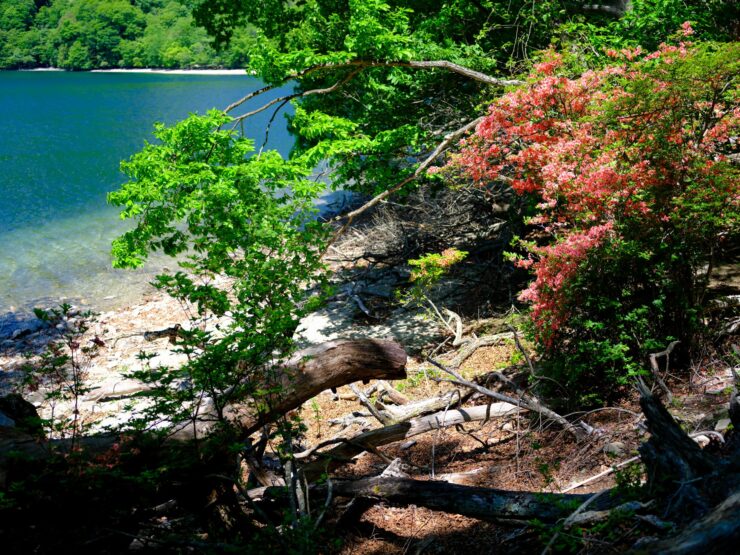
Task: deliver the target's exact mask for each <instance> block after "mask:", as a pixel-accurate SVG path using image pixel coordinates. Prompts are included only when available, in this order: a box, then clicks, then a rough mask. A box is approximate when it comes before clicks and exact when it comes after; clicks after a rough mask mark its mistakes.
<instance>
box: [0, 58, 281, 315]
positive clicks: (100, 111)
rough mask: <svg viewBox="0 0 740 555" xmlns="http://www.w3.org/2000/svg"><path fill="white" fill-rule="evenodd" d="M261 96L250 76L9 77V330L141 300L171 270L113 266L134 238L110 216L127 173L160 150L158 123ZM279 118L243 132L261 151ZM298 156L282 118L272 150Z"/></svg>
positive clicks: (4, 284) (3, 262) (2, 92)
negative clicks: (37, 313)
mask: <svg viewBox="0 0 740 555" xmlns="http://www.w3.org/2000/svg"><path fill="white" fill-rule="evenodd" d="M260 86H262V83H261V82H260V81H259V80H257V79H255V78H253V77H250V76H247V75H243V76H241V75H237V76H233V75H227V76H219V75H161V74H142V73H66V72H0V110H1V111H2V118H0V320H2V318H3V317H5V318H6V319H7V318H9V317H12V316H13V315H14V314H19V313H23V312H26V311H27V310H28V309H29V308H31V307H33V306H49V305H54V304H57V303H58V302H59V301H60V300H65V301H67V302H72V303H74V304H88V305H90V306H93V307H95V308H105V307H106V306H112V305H115V304H121V303H122V302H128V301H129V300H131V299H132V298H133V296H135V295H137V294H140V292H141V290H142V289H143V287H144V285H145V284H146V282H147V281H148V279H149V278H150V276H151V274H152V273H153V272H154V271H156V270H157V269H158V267H160V266H161V264H162V263H163V262H162V261H157V262H155V264H153V265H152V266H151V267H150V268H148V269H145V270H143V271H141V272H134V273H132V272H130V271H120V270H113V269H112V268H111V266H110V255H109V249H110V242H111V240H112V239H113V238H114V237H115V236H116V235H118V234H120V233H121V232H122V231H123V230H124V229H125V226H126V224H125V223H124V222H121V221H119V220H118V217H117V211H116V210H115V209H114V208H112V207H110V206H107V205H106V193H107V192H109V191H111V190H114V189H116V188H117V186H118V185H119V184H121V183H122V182H123V180H124V176H123V175H122V174H121V173H120V172H119V170H118V165H119V162H120V161H121V160H122V159H125V158H128V157H129V156H130V155H131V154H133V153H134V152H136V151H137V150H138V149H139V148H141V146H143V144H144V141H145V140H147V139H151V130H152V125H153V123H154V122H156V121H163V122H166V123H172V122H174V121H176V120H178V119H181V118H183V117H186V116H187V115H188V113H189V112H199V113H202V112H204V111H206V110H208V109H210V108H224V107H225V106H227V105H228V104H230V103H231V102H232V101H233V100H235V99H238V98H240V97H241V96H243V95H244V94H246V93H248V92H249V91H251V90H254V89H256V88H258V87H260ZM281 93H285V89H284V90H282V91H276V92H273V93H271V95H268V96H266V98H265V99H269V98H272V97H274V96H277V95H279V94H281ZM265 99H262V100H260V101H259V102H257V103H254V102H253V103H252V104H250V105H247V106H245V107H243V108H242V110H248V109H249V108H250V107H251V108H254V107H255V106H257V105H259V104H260V103H261V102H264V100H265ZM237 113H238V112H237ZM270 116H271V111H269V110H268V111H266V112H264V113H262V114H260V115H259V116H257V117H255V118H253V119H251V120H248V123H247V124H246V126H245V133H246V134H248V135H253V136H256V138H257V143H258V144H261V142H262V140H263V138H264V135H263V129H264V126H265V124H266V123H267V121H268V120H269V118H270ZM292 144H293V141H292V138H291V137H290V136H289V134H288V132H287V130H286V126H285V120H284V118H282V117H280V116H278V117H277V118H276V121H275V123H274V124H273V127H272V130H271V132H270V141H269V143H268V147H270V148H277V149H278V150H279V151H281V152H282V153H283V154H287V152H288V150H289V149H290V147H291V145H292Z"/></svg>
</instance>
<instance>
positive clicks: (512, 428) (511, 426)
mask: <svg viewBox="0 0 740 555" xmlns="http://www.w3.org/2000/svg"><path fill="white" fill-rule="evenodd" d="M501 429H502V430H503V431H505V432H511V433H514V432H516V426H514V423H513V422H507V423H506V424H504V425H503V426H502V427H501Z"/></svg>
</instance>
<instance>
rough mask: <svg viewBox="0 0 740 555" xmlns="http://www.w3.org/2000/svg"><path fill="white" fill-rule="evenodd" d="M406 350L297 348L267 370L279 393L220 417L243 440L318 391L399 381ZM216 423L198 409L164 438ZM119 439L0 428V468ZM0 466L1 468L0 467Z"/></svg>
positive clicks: (376, 344)
mask: <svg viewBox="0 0 740 555" xmlns="http://www.w3.org/2000/svg"><path fill="white" fill-rule="evenodd" d="M405 366H406V352H405V351H404V350H403V348H402V347H401V346H400V345H399V344H398V343H396V342H394V341H381V340H373V339H362V340H352V341H349V340H348V341H331V342H328V343H324V344H322V345H319V346H317V347H312V348H310V349H304V350H302V351H298V352H297V353H296V354H295V355H294V356H293V357H292V358H291V359H290V360H289V361H287V362H286V363H285V364H283V365H282V366H281V367H280V368H279V371H276V372H271V376H272V377H271V378H270V380H269V381H268V380H265V382H264V383H263V384H262V386H263V387H265V388H269V387H275V386H276V385H280V386H281V387H280V389H281V391H280V394H279V395H274V396H273V397H271V398H270V399H269V400H268V401H269V402H268V403H267V404H266V406H267V410H264V411H262V412H260V411H257V410H255V409H254V408H253V407H249V406H240V405H235V406H229V407H227V408H226V410H225V411H224V413H225V416H226V417H227V418H229V420H231V421H232V422H233V423H234V424H236V425H237V426H239V428H240V435H241V436H242V437H244V438H246V437H248V436H249V435H251V434H252V433H253V432H255V431H257V430H259V429H260V428H261V427H262V426H264V425H265V424H268V423H270V422H272V421H274V420H276V419H277V418H279V417H280V416H281V415H283V414H285V413H287V412H289V411H291V410H294V409H296V408H298V407H300V406H301V405H302V404H303V403H305V402H306V401H308V400H309V399H311V398H312V397H315V396H316V395H318V394H319V393H321V392H322V391H324V390H326V389H330V388H332V387H341V386H343V385H346V384H349V383H352V382H355V381H360V380H369V379H402V378H405V377H406V371H405ZM216 422H217V418H216V415H215V411H213V410H212V409H209V408H207V410H203V411H201V414H200V416H199V417H198V420H196V421H195V422H192V421H189V422H187V423H182V424H179V425H177V426H175V432H173V433H172V434H171V435H170V436H169V439H168V440H169V441H188V440H193V439H197V438H199V437H203V436H204V435H207V434H208V433H209V432H210V431H211V430H212V429H213V428H214V425H215V424H216ZM119 441H121V438H120V436H119V435H118V434H101V435H97V436H89V437H81V438H78V439H77V440H75V441H74V442H73V441H71V440H69V439H66V440H51V441H40V440H38V439H37V438H34V437H32V436H30V435H29V434H25V433H22V432H19V431H18V430H15V429H13V428H2V427H0V467H2V464H3V462H4V461H5V460H6V459H7V457H8V456H9V455H10V454H12V453H14V452H21V453H23V454H24V456H26V457H28V458H30V459H34V460H39V459H44V458H47V457H48V456H50V455H51V454H53V453H60V452H61V453H64V452H67V451H69V450H70V449H74V448H78V447H79V448H83V449H90V450H91V451H92V452H93V453H101V452H104V451H106V450H107V449H108V448H110V447H112V446H113V445H114V444H116V443H117V442H119ZM0 469H1V468H0Z"/></svg>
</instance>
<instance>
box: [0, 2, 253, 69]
mask: <svg viewBox="0 0 740 555" xmlns="http://www.w3.org/2000/svg"><path fill="white" fill-rule="evenodd" d="M192 4H193V2H192V1H191V0H2V2H0V69H23V68H34V67H59V68H64V69H72V70H86V69H99V68H145V67H156V68H196V67H243V66H244V65H246V63H247V61H248V52H249V51H250V45H251V43H252V41H253V40H254V38H253V37H254V33H253V32H252V30H251V29H250V28H241V29H239V30H238V32H237V35H236V36H235V37H234V39H233V40H232V41H231V43H230V45H229V46H228V48H225V49H222V50H217V49H216V48H214V46H213V44H212V39H211V38H210V37H209V36H208V35H207V33H206V31H205V30H204V29H202V28H200V27H196V26H195V25H194V23H193V18H192V15H191V10H192V7H193V6H192Z"/></svg>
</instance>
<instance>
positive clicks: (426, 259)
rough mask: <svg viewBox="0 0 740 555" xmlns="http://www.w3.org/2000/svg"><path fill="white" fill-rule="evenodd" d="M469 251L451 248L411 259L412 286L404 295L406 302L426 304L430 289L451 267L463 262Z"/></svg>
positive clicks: (410, 279) (410, 278)
mask: <svg viewBox="0 0 740 555" xmlns="http://www.w3.org/2000/svg"><path fill="white" fill-rule="evenodd" d="M467 255H468V253H467V252H465V251H461V250H458V249H454V248H450V249H447V250H445V251H443V252H441V253H432V254H427V255H425V256H422V257H421V258H417V259H416V260H409V265H410V266H411V268H412V269H411V276H410V277H409V281H410V282H411V284H412V285H411V288H410V289H409V290H408V291H407V292H405V294H404V295H402V300H403V301H404V302H405V303H417V304H424V301H428V299H429V293H430V290H431V289H432V288H433V287H434V286H435V285H436V284H437V282H438V281H439V280H440V279H441V278H442V277H443V276H444V275H445V274H446V273H447V272H449V270H450V267H451V266H453V265H455V264H457V263H459V262H461V261H462V260H464V259H465V257H466V256H467Z"/></svg>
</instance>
